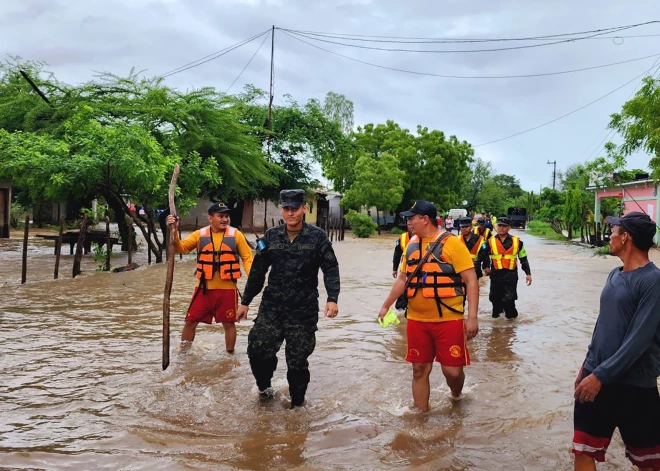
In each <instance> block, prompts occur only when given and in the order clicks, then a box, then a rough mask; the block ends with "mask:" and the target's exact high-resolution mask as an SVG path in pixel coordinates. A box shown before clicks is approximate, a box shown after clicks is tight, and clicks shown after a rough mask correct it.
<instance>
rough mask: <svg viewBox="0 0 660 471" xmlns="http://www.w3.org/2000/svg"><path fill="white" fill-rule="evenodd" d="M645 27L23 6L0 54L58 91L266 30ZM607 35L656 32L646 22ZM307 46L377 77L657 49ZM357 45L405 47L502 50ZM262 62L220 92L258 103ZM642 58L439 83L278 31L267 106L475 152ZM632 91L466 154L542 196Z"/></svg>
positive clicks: (501, 11) (477, 71)
mask: <svg viewBox="0 0 660 471" xmlns="http://www.w3.org/2000/svg"><path fill="white" fill-rule="evenodd" d="M657 19H660V6H659V5H658V2H657V0H636V1H635V2H622V1H620V0H580V1H575V0H555V1H541V0H499V1H492V0H473V1H465V0H448V1H431V0H427V1H407V2H403V1H400V0H378V1H375V0H374V1H372V0H335V1H332V2H331V1H323V2H322V1H312V0H289V1H284V0H281V1H276V0H266V1H262V0H227V1H220V0H217V1H213V0H194V1H193V0H187V1H183V0H112V1H110V0H21V1H15V2H9V1H5V2H2V4H0V51H1V52H2V53H3V54H11V55H19V56H21V57H23V58H24V59H33V60H43V61H46V62H47V63H48V64H49V66H50V67H49V68H50V70H51V71H53V72H54V73H55V74H56V75H57V77H58V78H59V79H60V80H62V81H65V82H69V83H80V82H84V81H87V80H89V79H90V78H91V77H92V75H93V73H94V71H109V72H114V73H117V74H124V75H125V74H126V73H127V72H128V71H129V70H130V68H131V67H135V68H137V69H146V74H148V75H159V74H162V73H164V72H167V71H169V70H171V69H174V68H176V67H179V66H181V65H184V64H186V63H188V62H191V61H193V60H196V59H198V58H200V57H202V56H205V55H207V54H211V53H213V52H215V51H218V50H220V49H223V48H225V47H227V46H230V45H232V44H234V43H237V42H239V41H241V40H243V39H246V38H248V37H250V36H253V35H255V34H257V33H259V32H261V31H264V30H266V29H267V28H270V27H271V26H272V25H273V24H274V25H275V26H277V27H281V28H289V29H296V30H311V31H323V32H332V33H351V34H364V35H387V36H413V37H438V38H443V37H450V38H458V39H460V38H475V37H477V38H503V37H506V38H511V37H526V36H540V35H550V34H558V33H567V32H574V31H586V30H594V29H599V28H609V27H614V26H619V25H627V24H636V23H643V22H647V21H651V20H657ZM620 34H621V35H648V34H660V24H653V25H649V26H645V27H641V28H636V29H632V30H628V31H626V32H622V33H620ZM306 40H307V39H306ZM307 41H309V40H307ZM310 42H312V41H310ZM617 42H621V41H617ZM260 43H261V40H257V41H253V42H251V43H249V44H247V45H245V46H243V47H241V48H238V49H236V50H234V51H232V52H230V53H229V54H227V55H225V56H223V57H220V58H219V59H217V60H214V61H211V62H208V63H206V64H204V65H201V66H200V67H196V68H193V69H191V70H188V71H185V72H183V73H179V74H176V75H173V76H171V77H169V78H168V79H167V83H168V84H170V85H172V86H175V87H179V88H184V89H185V88H190V87H200V86H205V85H210V86H214V87H217V88H218V89H219V90H223V91H224V90H225V89H226V88H227V87H228V86H229V85H230V84H231V83H232V82H233V81H234V79H236V77H237V76H238V75H239V73H240V71H241V69H242V68H243V67H244V66H245V65H246V64H247V62H248V60H249V59H250V57H251V56H252V54H254V52H255V51H256V50H257V48H258V47H259V44H260ZM316 44H317V45H319V46H320V47H323V48H326V49H330V50H334V51H337V52H339V53H341V54H344V55H348V56H351V57H354V58H356V59H360V60H364V61H369V62H374V63H377V64H382V65H384V66H388V67H397V68H403V69H409V70H414V71H421V72H430V73H437V74H450V75H480V76H482V75H511V74H514V75H515V74H534V73H543V72H552V71H559V70H568V69H575V68H581V67H589V66H596V65H600V64H607V63H612V62H617V61H624V60H628V59H633V58H637V57H642V56H646V55H651V54H658V53H660V36H658V37H646V38H626V39H625V40H624V42H623V44H620V45H617V44H615V43H614V41H613V40H612V39H598V40H595V39H594V40H586V41H580V42H575V43H567V44H559V45H553V46H547V47H539V48H532V49H523V50H513V51H502V52H489V53H453V54H426V53H402V52H386V51H373V50H364V49H357V48H347V47H343V46H339V45H334V44H327V43H320V42H319V43H316ZM356 44H363V45H369V46H377V47H379V46H383V47H397V48H408V49H419V48H424V47H427V48H430V49H457V48H463V49H471V48H472V49H474V48H493V47H498V46H501V45H502V44H499V43H486V44H480V45H461V44H458V45H432V46H424V45H415V44H398V45H388V44H373V43H356ZM503 45H504V46H507V45H509V46H510V45H515V44H514V43H504V44H503ZM269 60H270V41H267V42H266V43H265V44H264V45H263V47H262V48H261V49H260V51H259V53H258V54H257V56H256V57H255V59H254V60H253V61H252V63H251V64H250V66H249V67H248V69H247V70H246V71H245V73H244V74H243V75H242V77H241V78H240V80H239V81H238V82H237V83H236V84H235V85H234V87H233V88H232V91H233V92H238V91H240V89H241V88H242V87H243V86H244V85H245V84H246V83H252V84H254V85H256V86H258V87H260V88H263V89H265V90H267V89H268V80H269V75H268V74H269ZM654 61H655V58H650V59H645V60H642V61H637V62H631V63H628V64H624V65H618V66H614V67H609V68H603V69H597V70H591V71H585V72H579V73H574V74H566V75H557V76H550V77H540V78H517V79H497V80H475V79H445V78H436V77H423V76H416V75H410V74H404V73H400V72H395V71H388V70H382V69H377V68H374V67H370V66H366V65H362V64H359V63H355V62H351V61H349V60H346V59H343V58H341V57H337V56H334V55H330V54H328V53H326V52H323V51H320V50H318V49H314V48H312V47H310V46H308V45H306V44H303V43H301V42H299V41H296V40H295V39H292V38H291V37H288V36H286V35H285V34H283V33H281V32H276V34H275V67H276V73H275V76H276V85H275V92H276V95H278V96H280V97H281V96H283V95H285V94H291V95H292V96H293V97H294V98H295V99H296V100H297V101H299V102H304V101H306V100H307V99H309V98H318V99H322V98H323V97H324V95H325V93H326V92H327V91H334V92H336V93H342V94H344V95H346V96H347V97H348V98H350V99H351V100H353V102H354V103H355V123H356V124H365V123H369V122H374V123H382V122H384V121H385V120H387V119H392V120H394V121H396V122H398V123H400V124H401V125H402V126H403V127H406V128H408V129H410V130H412V131H414V129H415V128H416V126H417V125H418V124H421V125H423V126H426V127H428V128H430V129H439V130H442V131H444V132H445V133H446V134H448V135H449V134H454V135H456V136H457V137H458V138H459V139H465V140H467V141H469V142H471V143H472V144H473V145H478V144H481V143H484V142H488V141H492V140H495V139H499V138H501V137H504V136H508V135H510V134H513V133H516V132H519V131H522V130H525V129H527V128H530V127H533V126H536V125H538V124H541V123H544V122H546V121H549V120H551V119H554V118H557V117H559V116H561V115H563V114H565V113H567V112H569V111H572V110H574V109H576V108H579V107H580V106H582V105H585V104H587V103H589V102H591V101H593V100H595V99H597V98H599V97H601V96H602V95H605V94H606V93H608V92H610V91H612V90H614V89H615V88H617V87H619V86H621V85H623V84H624V83H626V82H627V81H629V80H631V79H632V78H633V77H635V76H636V75H639V74H641V73H642V72H643V71H644V70H646V69H649V68H650V67H651V66H652V65H653V63H654ZM658 64H660V62H658ZM653 70H654V71H655V69H653ZM638 84H639V81H638V80H637V81H635V82H633V83H631V84H629V85H628V86H626V87H624V88H622V89H621V90H619V91H617V92H616V93H613V94H612V95H610V96H609V97H607V98H605V99H603V100H601V101H599V102H598V103H596V104H594V105H592V106H590V107H588V108H586V109H584V110H582V111H580V112H578V113H575V114H574V115H572V116H569V117H567V118H565V119H562V120H560V121H558V122H556V123H553V124H550V125H548V126H545V127H542V128H540V129H538V130H535V131H532V132H529V133H527V134H523V135H521V136H518V137H514V138H511V139H507V140H504V141H502V142H498V143H494V144H490V145H486V146H480V147H477V148H476V155H477V156H480V157H482V158H484V159H486V160H490V161H492V163H493V165H494V167H495V168H496V170H497V171H498V172H500V173H507V174H514V175H516V176H517V177H518V178H519V179H520V181H521V183H522V186H523V188H525V189H526V190H534V191H538V190H539V188H540V186H541V185H542V186H548V185H551V183H552V181H551V173H552V167H551V166H549V165H547V164H546V162H547V161H548V160H557V166H558V169H564V168H566V167H567V166H568V165H570V164H572V163H576V162H581V161H584V160H586V158H587V157H589V155H590V154H592V152H593V151H594V150H595V149H596V148H597V147H598V144H599V143H600V142H601V140H602V139H603V138H604V137H605V136H606V134H607V133H606V132H605V127H606V125H607V123H608V121H609V114H610V113H612V112H616V111H619V110H620V108H621V105H622V104H623V103H624V102H625V101H626V99H628V97H629V96H630V94H631V93H632V92H633V91H634V89H635V86H636V85H638ZM614 140H615V141H616V136H614ZM593 155H594V156H595V155H598V153H594V154H593ZM647 163H648V156H646V155H636V156H634V157H632V158H630V159H629V167H641V168H647Z"/></svg>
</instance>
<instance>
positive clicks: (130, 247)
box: [127, 217, 133, 265]
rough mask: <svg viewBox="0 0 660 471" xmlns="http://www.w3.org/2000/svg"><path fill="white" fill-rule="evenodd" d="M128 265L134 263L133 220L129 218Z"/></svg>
mask: <svg viewBox="0 0 660 471" xmlns="http://www.w3.org/2000/svg"><path fill="white" fill-rule="evenodd" d="M127 222H128V265H130V264H131V263H133V220H132V219H131V218H130V217H129V218H128V221H127Z"/></svg>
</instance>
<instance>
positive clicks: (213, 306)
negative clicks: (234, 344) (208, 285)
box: [186, 288, 238, 324]
mask: <svg viewBox="0 0 660 471" xmlns="http://www.w3.org/2000/svg"><path fill="white" fill-rule="evenodd" d="M237 309H238V291H236V290H235V289H207V290H206V294H204V291H203V290H200V289H199V288H195V292H194V293H193V297H192V301H191V302H190V307H189V308H188V315H186V322H203V323H205V324H210V323H211V322H213V319H215V321H216V322H236V310H237Z"/></svg>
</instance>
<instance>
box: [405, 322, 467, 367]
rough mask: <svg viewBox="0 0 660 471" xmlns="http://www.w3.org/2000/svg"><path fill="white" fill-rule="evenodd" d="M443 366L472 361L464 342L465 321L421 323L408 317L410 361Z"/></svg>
mask: <svg viewBox="0 0 660 471" xmlns="http://www.w3.org/2000/svg"><path fill="white" fill-rule="evenodd" d="M433 360H435V361H437V362H438V363H440V364H441V365H444V366H466V365H469V364H470V352H468V349H467V345H466V341H465V321H463V320H462V319H458V320H455V321H445V322H419V321H413V320H410V319H409V320H408V354H407V355H406V361H407V362H409V363H433Z"/></svg>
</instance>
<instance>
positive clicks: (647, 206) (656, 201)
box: [586, 178, 660, 244]
mask: <svg viewBox="0 0 660 471" xmlns="http://www.w3.org/2000/svg"><path fill="white" fill-rule="evenodd" d="M659 187H660V184H656V183H654V182H653V180H651V179H649V178H646V179H640V180H635V181H632V182H628V183H622V184H621V185H618V186H616V187H610V188H597V187H595V186H590V187H588V188H587V189H586V190H587V191H591V192H593V193H594V194H595V201H594V222H595V223H596V224H597V227H599V225H600V224H602V223H603V222H604V221H601V216H600V202H601V200H603V199H604V198H619V199H621V200H622V204H623V214H624V215H625V214H627V213H630V212H633V211H639V212H643V213H646V214H648V215H649V216H651V219H652V220H653V221H655V223H656V224H658V221H660V191H658V189H659ZM659 242H660V239H659V237H658V233H656V236H655V243H656V244H657V243H659Z"/></svg>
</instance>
